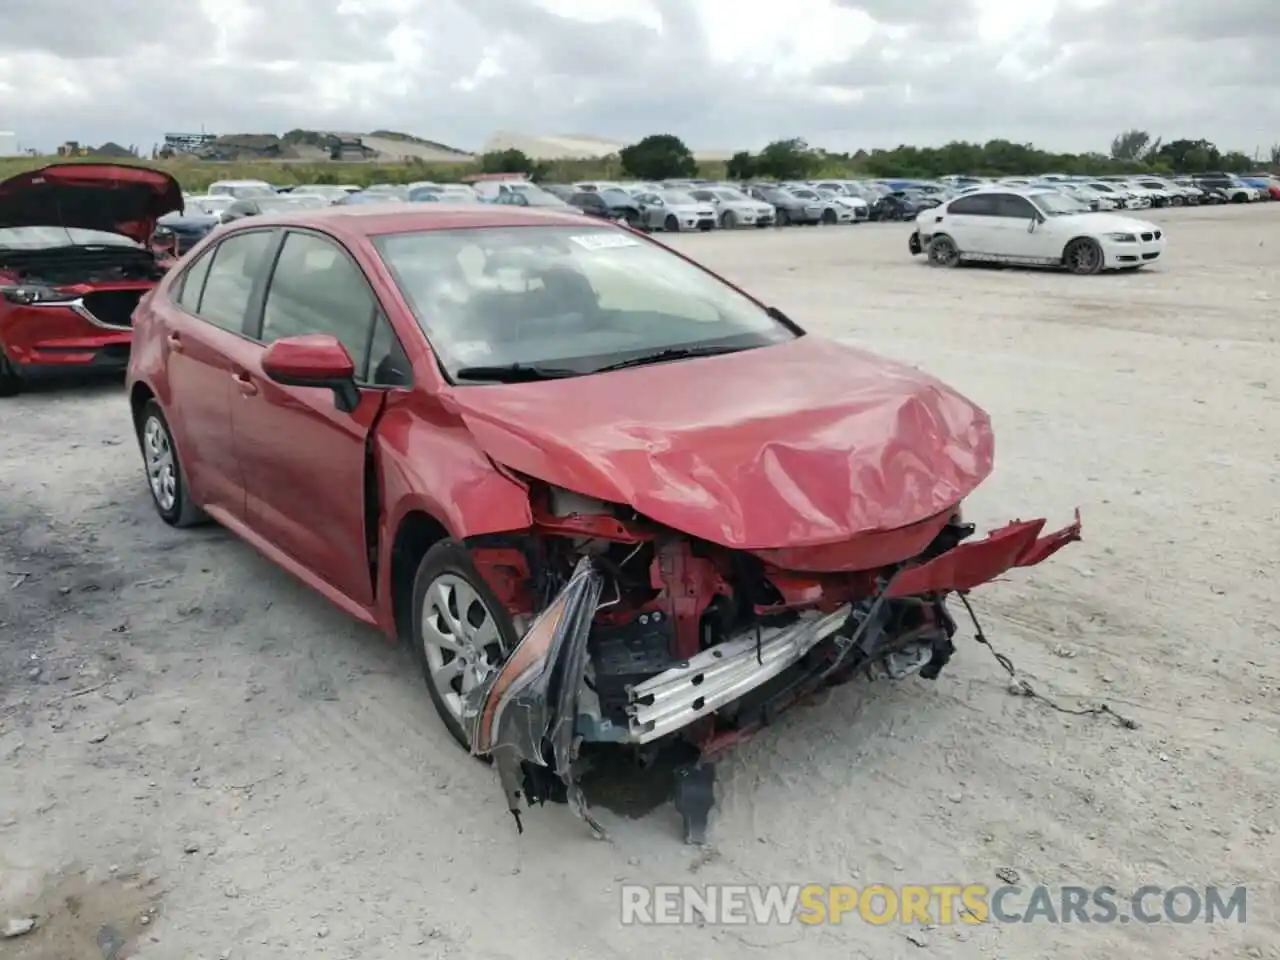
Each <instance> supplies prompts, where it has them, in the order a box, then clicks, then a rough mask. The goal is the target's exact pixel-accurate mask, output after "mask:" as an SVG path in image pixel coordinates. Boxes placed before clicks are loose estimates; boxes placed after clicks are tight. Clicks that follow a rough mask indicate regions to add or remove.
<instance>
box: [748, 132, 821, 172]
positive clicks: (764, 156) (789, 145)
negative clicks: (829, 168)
mask: <svg viewBox="0 0 1280 960" xmlns="http://www.w3.org/2000/svg"><path fill="white" fill-rule="evenodd" d="M755 161H756V162H755V167H756V174H757V176H763V177H773V178H774V179H775V180H803V179H805V178H806V177H808V176H809V175H810V173H812V172H813V171H814V170H816V169H817V168H818V167H819V166H820V165H821V163H822V158H821V157H819V156H818V155H817V154H816V153H814V152H813V151H812V150H811V149H809V144H808V143H806V142H805V141H804V140H802V139H800V138H799V137H793V138H792V139H790V140H775V141H774V142H773V143H771V144H769V145H768V146H767V147H765V148H764V149H763V150H761V151H760V155H759V156H758V157H756V158H755Z"/></svg>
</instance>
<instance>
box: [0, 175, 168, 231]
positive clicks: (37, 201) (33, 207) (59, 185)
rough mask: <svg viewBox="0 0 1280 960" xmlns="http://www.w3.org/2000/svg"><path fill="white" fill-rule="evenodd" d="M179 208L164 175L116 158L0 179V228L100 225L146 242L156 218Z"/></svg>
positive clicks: (86, 226) (98, 227)
mask: <svg viewBox="0 0 1280 960" xmlns="http://www.w3.org/2000/svg"><path fill="white" fill-rule="evenodd" d="M182 207H183V203H182V188H181V187H179V186H178V181H177V180H175V179H173V177H171V176H169V174H167V173H164V172H163V171H160V170H152V169H150V168H149V167H136V166H130V165H128V164H122V163H56V164H53V165H52V166H48V167H43V168H42V169H40V170H30V171H28V172H26V173H20V174H18V175H17V176H15V177H10V178H9V179H8V180H5V181H4V182H3V183H0V227H69V228H72V229H81V230H100V231H102V232H104V233H117V234H120V235H121V236H125V237H128V238H129V239H130V240H133V241H136V242H137V243H140V244H146V243H147V242H148V241H149V240H150V239H151V234H152V233H153V232H154V230H155V225H156V221H157V220H158V219H159V218H160V217H162V216H164V215H165V214H166V213H170V212H172V211H174V210H181V209H182Z"/></svg>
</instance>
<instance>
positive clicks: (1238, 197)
mask: <svg viewBox="0 0 1280 960" xmlns="http://www.w3.org/2000/svg"><path fill="white" fill-rule="evenodd" d="M1248 200H1249V198H1248V197H1246V196H1245V195H1244V194H1243V193H1233V194H1232V195H1231V202H1232V203H1247V202H1248Z"/></svg>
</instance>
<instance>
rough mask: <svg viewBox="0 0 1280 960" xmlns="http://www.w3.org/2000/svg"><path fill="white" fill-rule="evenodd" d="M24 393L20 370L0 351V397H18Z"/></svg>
mask: <svg viewBox="0 0 1280 960" xmlns="http://www.w3.org/2000/svg"><path fill="white" fill-rule="evenodd" d="M21 392H22V377H21V376H19V375H18V368H17V367H15V366H14V365H13V362H12V361H11V360H10V359H9V358H8V357H6V356H5V354H4V351H3V350H0V397H16V396H17V395H18V394H20V393H21Z"/></svg>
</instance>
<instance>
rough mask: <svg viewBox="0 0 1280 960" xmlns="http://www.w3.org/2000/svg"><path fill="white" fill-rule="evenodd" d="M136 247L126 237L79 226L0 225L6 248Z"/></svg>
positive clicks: (2, 242) (0, 232)
mask: <svg viewBox="0 0 1280 960" xmlns="http://www.w3.org/2000/svg"><path fill="white" fill-rule="evenodd" d="M75 246H86V247H96V246H103V247H137V246H139V244H137V243H134V242H133V241H132V240H130V239H129V238H128V237H123V236H121V235H120V234H118V233H104V232H103V231H101V230H81V229H80V228H79V227H0V247H2V248H4V249H6V250H45V249H49V248H52V247H75Z"/></svg>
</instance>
